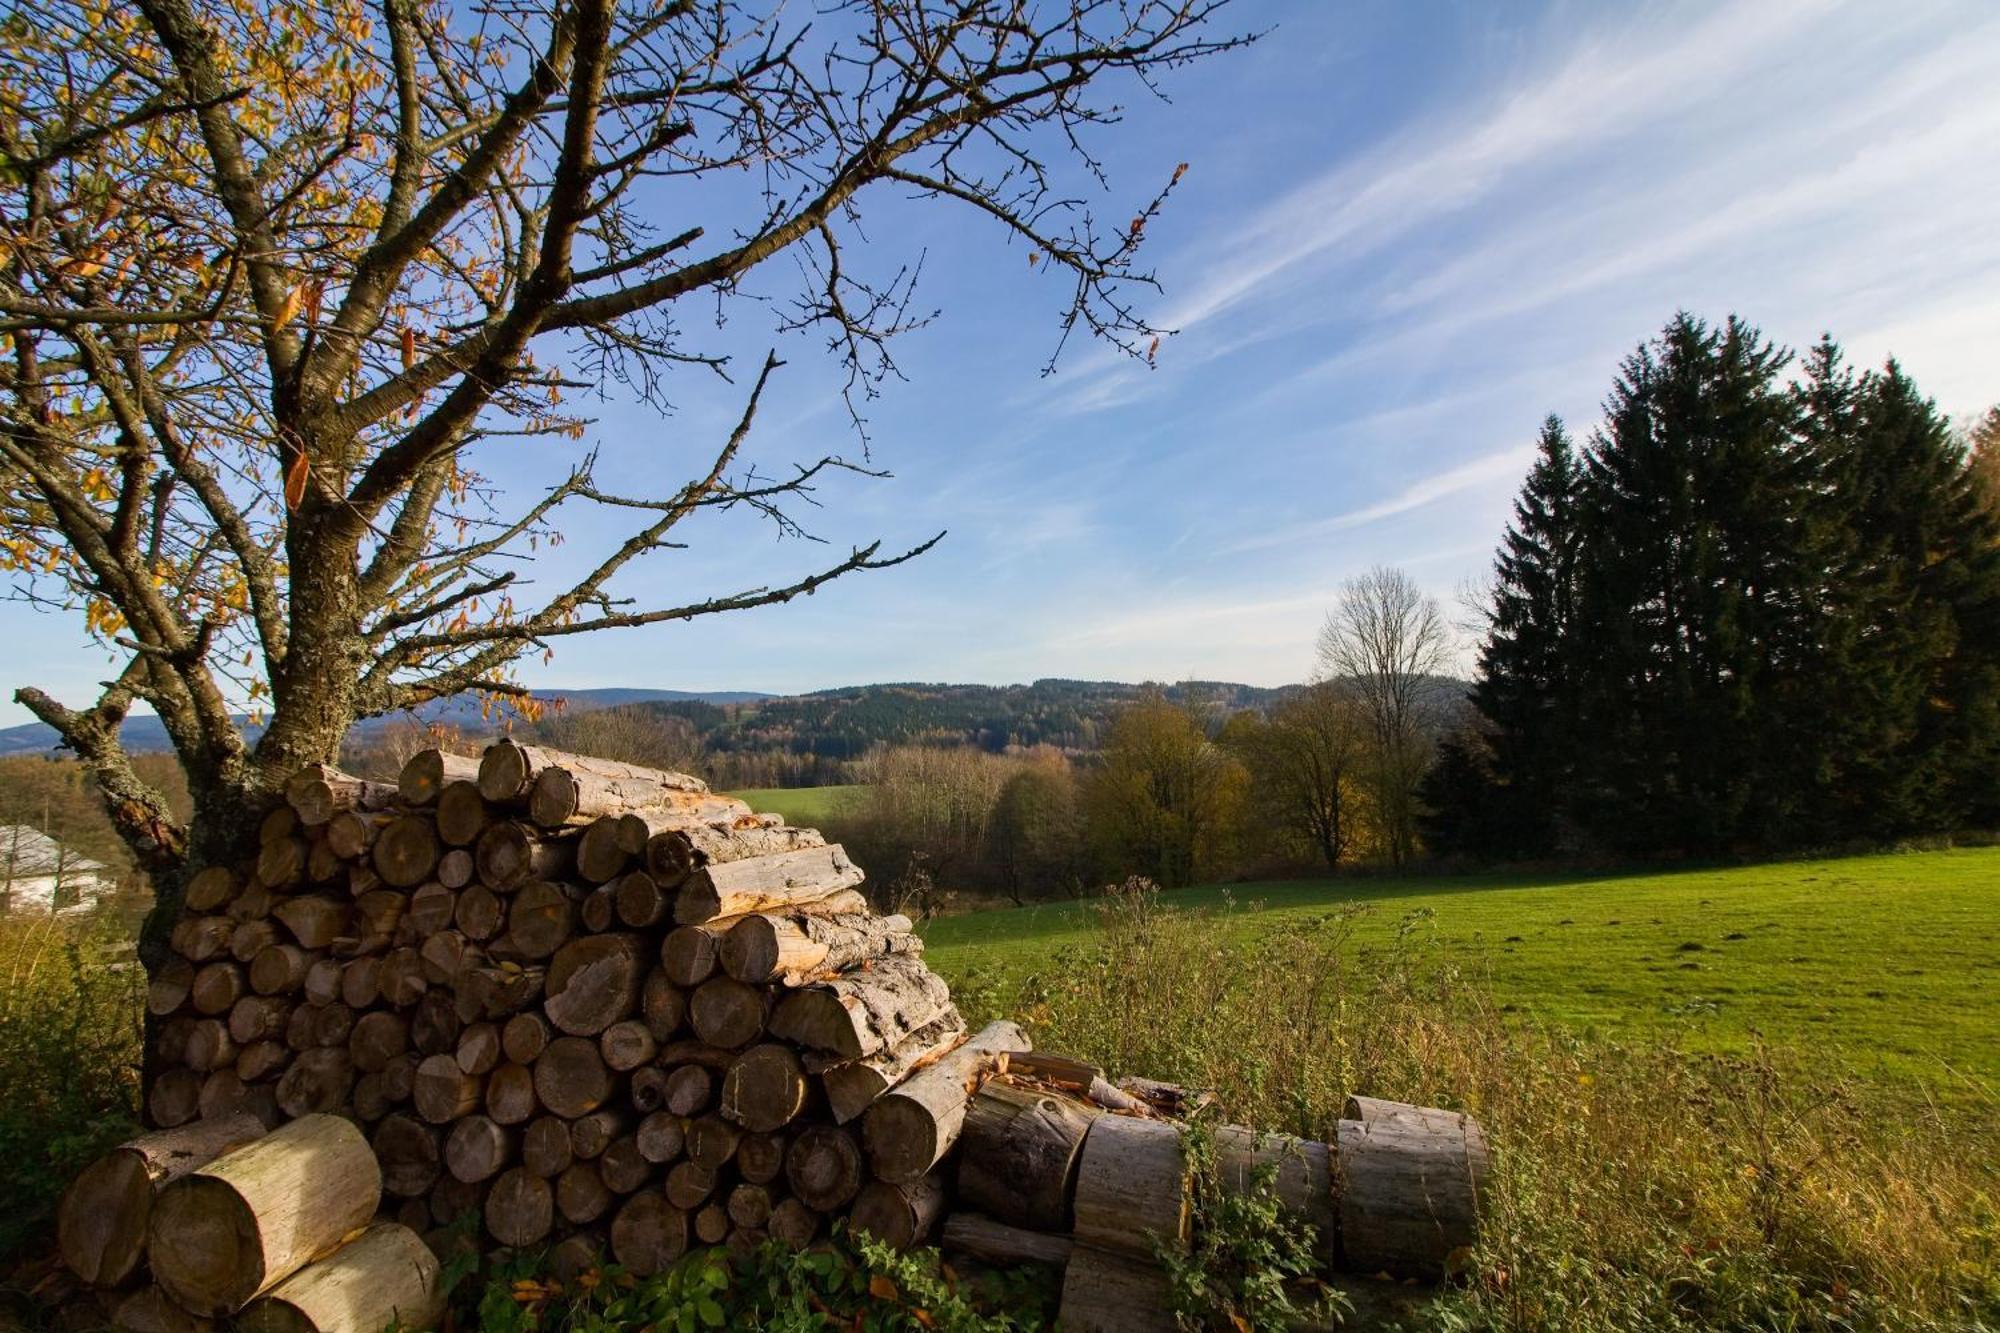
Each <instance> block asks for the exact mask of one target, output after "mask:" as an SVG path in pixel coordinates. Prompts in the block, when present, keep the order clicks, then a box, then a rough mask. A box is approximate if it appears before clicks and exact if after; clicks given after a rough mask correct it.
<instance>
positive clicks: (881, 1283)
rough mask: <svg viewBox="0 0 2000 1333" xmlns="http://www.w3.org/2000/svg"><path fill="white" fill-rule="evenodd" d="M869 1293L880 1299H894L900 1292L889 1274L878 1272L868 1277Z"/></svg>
mask: <svg viewBox="0 0 2000 1333" xmlns="http://www.w3.org/2000/svg"><path fill="white" fill-rule="evenodd" d="M868 1294H869V1295H870V1296H873V1297H874V1298H875V1299H876V1300H878V1301H893V1300H895V1299H896V1297H897V1296H898V1295H899V1294H900V1293H898V1292H897V1290H896V1284H895V1283H894V1282H892V1281H890V1280H889V1277H888V1275H887V1274H885V1273H877V1274H875V1276H873V1277H871V1278H869V1279H868Z"/></svg>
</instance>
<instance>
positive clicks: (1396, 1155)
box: [1335, 1107, 1486, 1279]
mask: <svg viewBox="0 0 2000 1333" xmlns="http://www.w3.org/2000/svg"><path fill="white" fill-rule="evenodd" d="M1409 1109H1410V1110H1413V1111H1414V1110H1421V1109H1422V1108H1415V1107H1412V1108H1409ZM1335 1147H1336V1153H1337V1169H1338V1172H1339V1201H1340V1247H1341V1255H1342V1261H1343V1264H1344V1265H1345V1266H1346V1267H1348V1268H1350V1269H1354V1270H1356V1271H1358V1272H1364V1273H1374V1272H1388V1273H1391V1274H1393V1275H1395V1276H1397V1277H1416V1278H1427V1279H1435V1278H1438V1277H1442V1276H1444V1275H1445V1274H1447V1273H1449V1272H1451V1271H1453V1270H1454V1269H1456V1268H1457V1267H1459V1266H1460V1265H1461V1264H1462V1262H1463V1259H1464V1254H1465V1251H1466V1250H1467V1249H1468V1248H1469V1247H1470V1246H1471V1245H1472V1244H1473V1242H1474V1241H1475V1240H1476V1239H1477V1234H1478V1228H1479V1188H1480V1185H1481V1183H1482V1177H1483V1176H1484V1173H1485V1167H1486V1146H1485V1138H1484V1135H1483V1134H1481V1133H1480V1130H1479V1127H1478V1125H1477V1124H1476V1123H1475V1122H1473V1121H1472V1120H1471V1119H1470V1118H1468V1117H1464V1116H1456V1115H1453V1114H1452V1113H1450V1112H1432V1113H1430V1115H1429V1116H1412V1115H1380V1116H1378V1118H1377V1119H1376V1120H1374V1121H1373V1122H1372V1123H1368V1122H1363V1121H1359V1120H1343V1121H1341V1122H1340V1123H1339V1125H1338V1126H1337V1127H1336V1135H1335Z"/></svg>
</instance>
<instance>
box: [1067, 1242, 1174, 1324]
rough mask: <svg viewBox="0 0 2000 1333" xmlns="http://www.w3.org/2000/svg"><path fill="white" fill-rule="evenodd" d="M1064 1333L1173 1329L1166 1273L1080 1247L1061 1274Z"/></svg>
mask: <svg viewBox="0 0 2000 1333" xmlns="http://www.w3.org/2000/svg"><path fill="white" fill-rule="evenodd" d="M1057 1322H1058V1323H1059V1324H1060V1325H1061V1327H1062V1329H1063V1330H1064V1333H1158V1330H1160V1329H1169V1328H1173V1327H1175V1326H1176V1325H1175V1321H1174V1310H1173V1297H1172V1294H1171V1292H1170V1291H1169V1289H1168V1286H1167V1275H1166V1273H1165V1272H1164V1271H1163V1270H1161V1269H1159V1268H1157V1267H1155V1266H1154V1265H1153V1264H1151V1263H1149V1262H1145V1261H1143V1260H1138V1259H1134V1258H1132V1257H1130V1256H1129V1255H1125V1254H1113V1253H1109V1252H1107V1251H1104V1250H1100V1249H1098V1248H1096V1247H1095V1246H1091V1245H1086V1244H1084V1243H1082V1239H1081V1237H1079V1238H1078V1243H1077V1245H1076V1247H1075V1249H1074V1250H1072V1251H1071V1253H1070V1257H1069V1265H1068V1267H1067V1268H1066V1269H1065V1270H1064V1272H1063V1290H1062V1306H1061V1313H1060V1314H1059V1315H1058V1317H1057Z"/></svg>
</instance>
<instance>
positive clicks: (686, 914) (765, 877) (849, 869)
mask: <svg viewBox="0 0 2000 1333" xmlns="http://www.w3.org/2000/svg"><path fill="white" fill-rule="evenodd" d="M861 879H862V875H861V869H860V867H858V866H856V865H855V864H854V863H853V862H852V861H850V860H848V859H847V853H846V852H845V851H843V850H842V849H841V848H840V847H839V846H838V845H837V844H836V845H832V846H826V847H807V848H802V849H800V850H798V851H793V852H779V853H776V854H775V855H772V856H755V857H746V858H744V859H743V860H740V861H722V862H716V863H714V864H712V865H707V866H703V867H702V868H701V869H700V870H697V871H695V872H694V873H693V874H691V875H689V876H688V877H687V880H686V882H685V883H683V884H682V885H681V890H680V896H679V897H678V898H676V899H675V901H674V920H675V921H677V922H679V923H680V924H681V925H684V926H696V925H700V924H701V923H702V922H704V921H713V920H714V919H715V918H717V917H724V916H741V915H742V914H744V913H745V912H781V911H786V910H789V909H791V908H793V907H796V906H798V905H799V904H801V903H810V902H817V901H819V900H820V899H823V898H828V897H831V896H832V895H834V894H836V893H839V892H840V891H841V890H843V889H851V888H853V887H854V886H855V885H857V884H859V883H860V882H861Z"/></svg>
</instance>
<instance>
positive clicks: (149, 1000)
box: [146, 957, 195, 1018]
mask: <svg viewBox="0 0 2000 1333" xmlns="http://www.w3.org/2000/svg"><path fill="white" fill-rule="evenodd" d="M194 973H195V966H194V964H193V963H192V962H190V961H189V960H188V959H185V958H179V957H174V958H169V959H167V960H166V961H165V962H163V963H161V964H160V966H159V967H157V968H155V969H154V970H153V975H152V977H151V978H150V979H149V980H148V981H147V982H146V1012H147V1013H149V1014H151V1015H152V1016H153V1017H155V1018H165V1017H166V1016H167V1015H168V1014H171V1013H173V1012H174V1011H175V1010H176V1009H179V1008H180V1007H181V1006H182V1005H184V1004H186V1003H187V1002H188V997H189V995H190V994H191V993H192V992H193V990H194Z"/></svg>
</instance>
